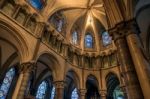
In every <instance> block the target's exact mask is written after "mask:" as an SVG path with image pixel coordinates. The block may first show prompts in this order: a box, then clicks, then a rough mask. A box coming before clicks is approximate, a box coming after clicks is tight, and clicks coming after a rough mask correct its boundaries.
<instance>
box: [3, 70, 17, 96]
mask: <svg viewBox="0 0 150 99" xmlns="http://www.w3.org/2000/svg"><path fill="white" fill-rule="evenodd" d="M14 76H15V68H11V69H9V70H8V71H7V73H6V75H5V78H4V80H3V82H2V84H1V86H0V99H6V96H7V93H8V91H9V89H10V86H11V83H12V81H13V78H14Z"/></svg>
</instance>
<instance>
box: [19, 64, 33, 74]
mask: <svg viewBox="0 0 150 99" xmlns="http://www.w3.org/2000/svg"><path fill="white" fill-rule="evenodd" d="M35 69H36V67H35V62H27V63H23V64H21V65H20V72H23V73H26V72H32V71H34V70H35Z"/></svg>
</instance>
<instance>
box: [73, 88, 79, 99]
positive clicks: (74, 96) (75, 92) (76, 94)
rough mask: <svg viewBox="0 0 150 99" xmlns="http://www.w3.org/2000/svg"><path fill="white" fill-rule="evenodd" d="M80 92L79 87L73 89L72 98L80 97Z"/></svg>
mask: <svg viewBox="0 0 150 99" xmlns="http://www.w3.org/2000/svg"><path fill="white" fill-rule="evenodd" d="M78 97H79V96H78V93H77V88H75V89H74V90H73V91H72V94H71V99H78Z"/></svg>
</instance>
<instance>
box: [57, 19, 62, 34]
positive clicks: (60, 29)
mask: <svg viewBox="0 0 150 99" xmlns="http://www.w3.org/2000/svg"><path fill="white" fill-rule="evenodd" d="M62 27H63V20H59V21H58V24H57V30H58V32H61V31H62Z"/></svg>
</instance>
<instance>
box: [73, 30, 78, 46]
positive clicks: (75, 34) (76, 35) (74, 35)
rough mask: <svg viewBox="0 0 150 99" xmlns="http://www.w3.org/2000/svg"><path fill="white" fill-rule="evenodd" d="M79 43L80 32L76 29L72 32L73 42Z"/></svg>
mask: <svg viewBox="0 0 150 99" xmlns="http://www.w3.org/2000/svg"><path fill="white" fill-rule="evenodd" d="M77 43H78V33H77V31H74V32H73V33H72V44H74V45H76V44H77Z"/></svg>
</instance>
